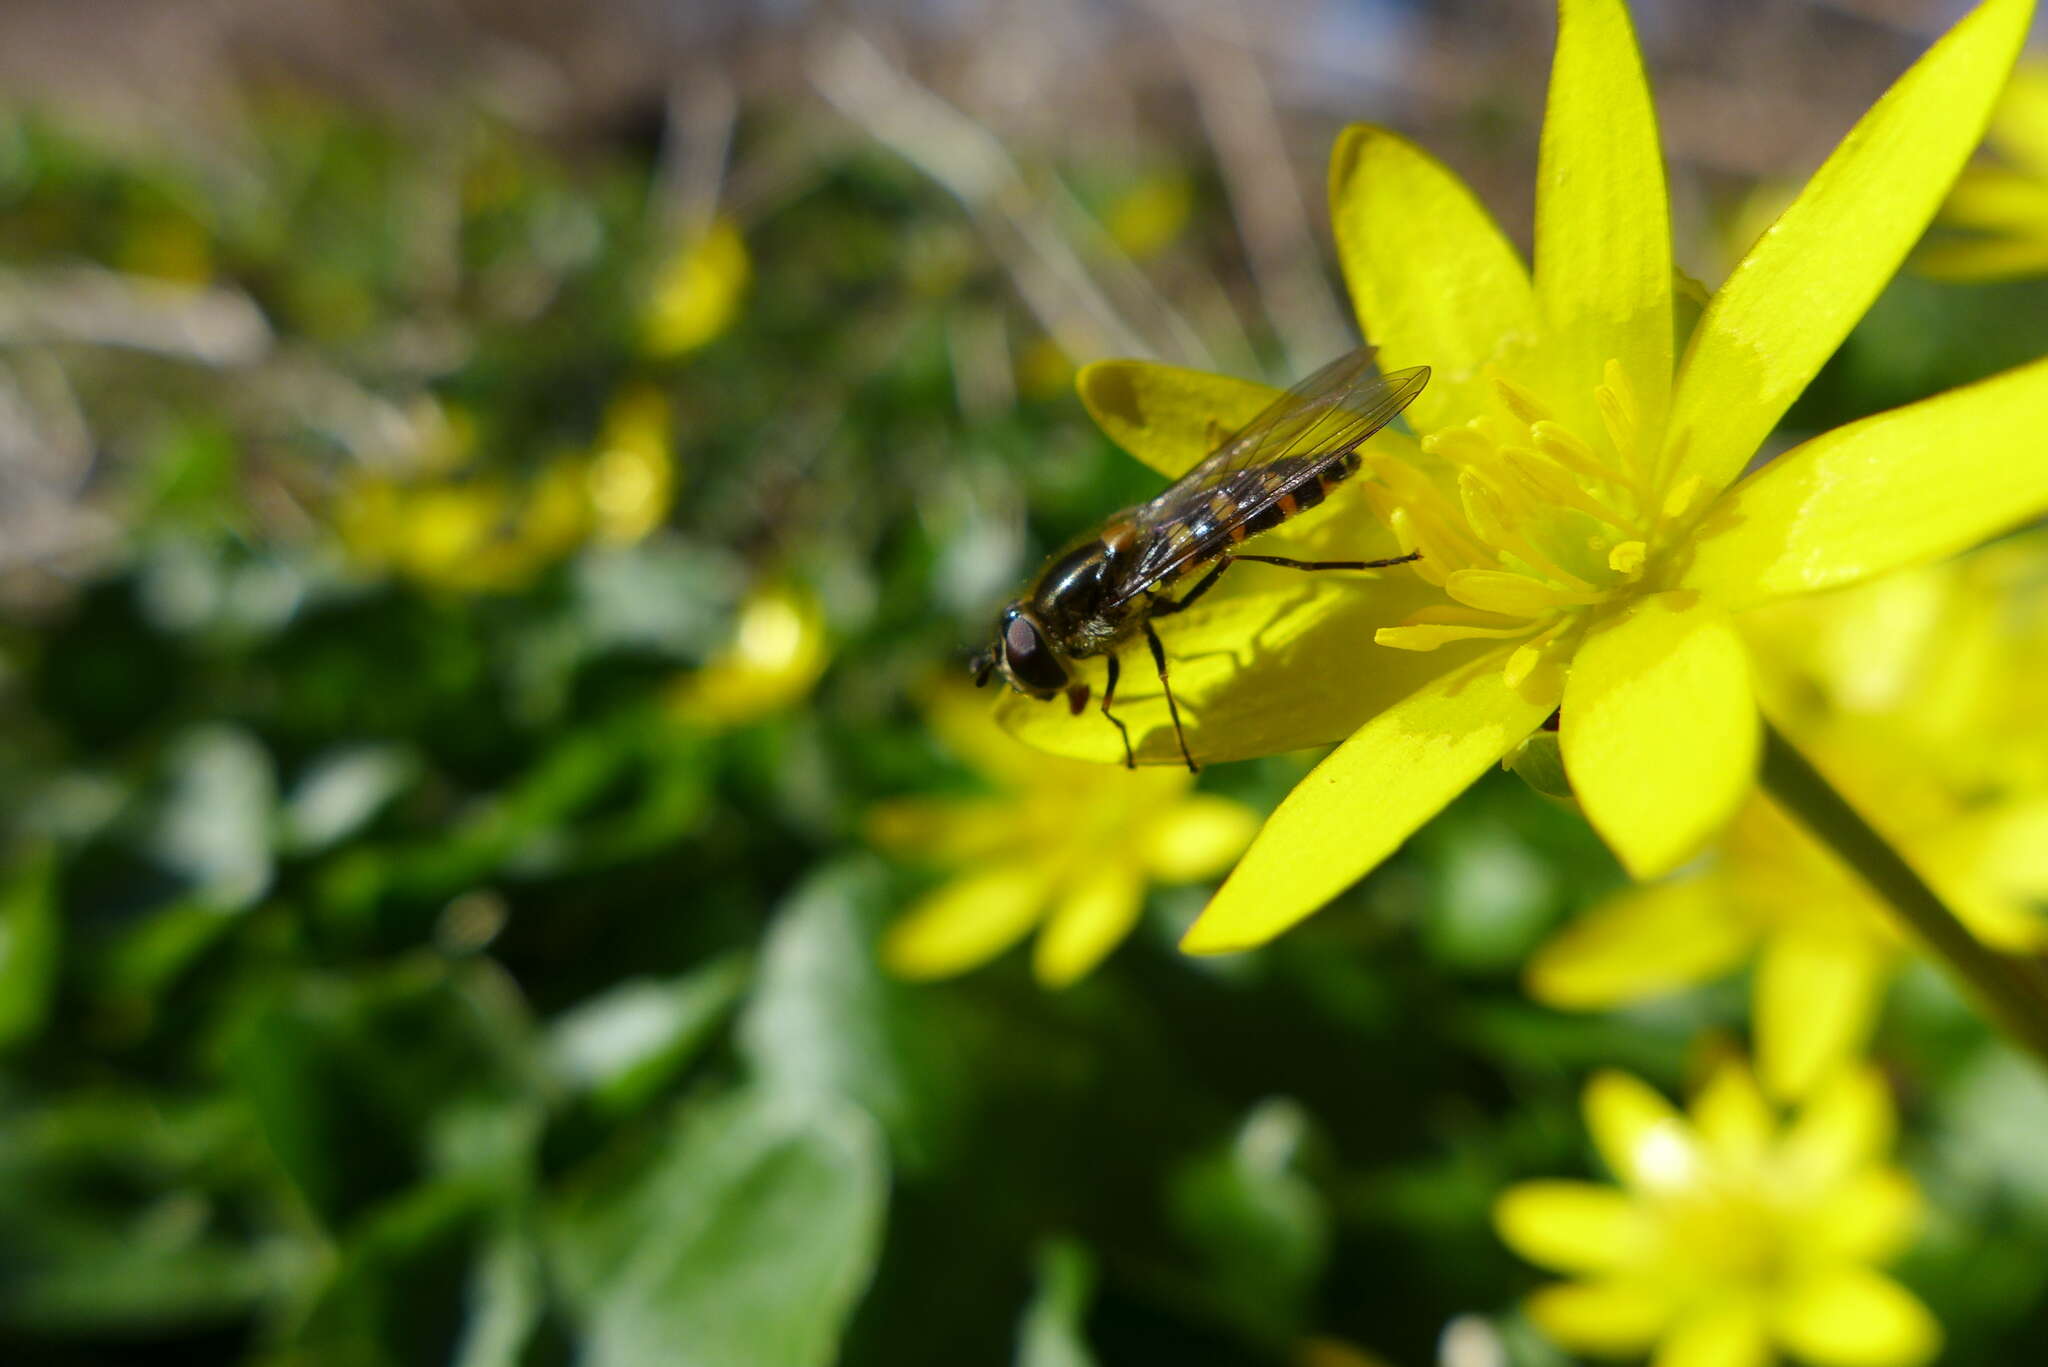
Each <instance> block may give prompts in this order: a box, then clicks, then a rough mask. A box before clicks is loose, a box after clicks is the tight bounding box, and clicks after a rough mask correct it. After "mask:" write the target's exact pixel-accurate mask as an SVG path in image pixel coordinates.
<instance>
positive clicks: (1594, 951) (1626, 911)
mask: <svg viewBox="0 0 2048 1367" xmlns="http://www.w3.org/2000/svg"><path fill="white" fill-rule="evenodd" d="M1755 939H1756V928H1755V926H1754V924H1753V923H1752V922H1751V921H1750V920H1749V919H1748V918H1747V917H1745V916H1744V915H1743V914H1742V910H1741V908H1739V907H1736V906H1733V905H1731V904H1730V902H1729V900H1728V894H1727V891H1726V889H1725V887H1724V886H1723V885H1722V883H1721V882H1720V881H1719V880H1718V879H1714V878H1688V879H1682V880H1679V881H1676V882H1667V883H1653V884H1649V885H1647V886H1641V887H1632V888H1628V889H1625V890H1623V891H1622V892H1620V893H1617V894H1615V895H1614V896H1613V897H1610V898H1608V899H1607V900H1606V901H1604V902H1602V903H1600V904H1599V905H1598V906H1596V907H1594V908H1593V909H1592V910H1591V911H1589V912H1587V913H1585V914H1584V915H1583V916H1580V917H1579V918H1578V919H1577V920H1575V921H1573V922H1572V923H1571V924H1570V925H1568V926H1566V927H1565V928H1564V929H1563V930H1561V931H1559V932H1558V933H1557V934H1556V935H1554V936H1552V937H1551V938H1550V940H1549V941H1547V942H1546V943H1545V944H1544V945H1543V946H1542V948H1540V949H1538V950H1537V951H1536V953H1535V955H1534V957H1532V958H1531V959H1530V960H1529V966H1528V969H1527V970H1526V972H1525V973H1524V976H1523V981H1524V984H1525V985H1526V986H1527V987H1528V990H1529V995H1530V996H1532V997H1534V998H1536V1000H1538V1001H1540V1002H1542V1003H1543V1004H1545V1005H1546V1006H1556V1007H1562V1008H1564V1009H1567V1010H1579V1011H1585V1010H1593V1009H1596V1008H1599V1007H1605V1006H1615V1005H1618V1004H1620V1003H1622V1002H1632V1001H1640V1000H1642V999H1644V998H1646V997H1655V996H1661V995H1663V994H1665V993H1667V992H1672V991H1675V990H1677V989H1679V988H1682V987H1690V986H1692V985H1693V984H1694V983H1700V982H1705V981H1706V980H1707V979H1709V978H1712V977H1716V976H1718V975H1719V974H1721V973H1724V972H1726V971H1727V970H1728V969H1730V968H1732V967H1733V966H1734V965H1735V963H1736V961H1737V960H1739V959H1740V958H1741V957H1742V955H1743V953H1744V952H1745V951H1746V950H1748V948H1749V946H1750V945H1751V944H1752V943H1754V942H1755Z"/></svg>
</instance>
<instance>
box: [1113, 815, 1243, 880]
mask: <svg viewBox="0 0 2048 1367" xmlns="http://www.w3.org/2000/svg"><path fill="white" fill-rule="evenodd" d="M1258 832H1259V814H1258V813H1257V812H1255V811H1253V810H1252V809H1251V808H1249V807H1247V806H1245V805H1244V804H1243V803H1242V802H1237V801H1233V800H1232V799H1230V798H1227V797H1217V796H1215V795H1214V794H1211V793H1197V794H1195V795H1194V796H1192V797H1190V798H1189V799H1188V800H1187V801H1185V802H1182V803H1178V804H1176V805H1175V806H1173V807H1171V808H1169V809H1167V810H1166V811H1164V812H1162V813H1160V815H1159V819H1158V820H1156V821H1154V822H1153V823H1152V824H1151V826H1150V827H1149V828H1147V830H1146V831H1145V836H1144V848H1143V850H1142V851H1141V856H1142V858H1143V859H1144V861H1145V867H1146V868H1147V869H1148V870H1150V871H1151V873H1152V876H1153V877H1154V878H1157V879H1159V880H1160V881H1161V882H1163V883H1192V882H1195V881H1196V880H1198V879H1202V878H1212V877H1214V876H1215V875H1217V874H1219V873H1221V872H1223V870H1225V869H1227V868H1229V867H1230V864H1231V861H1233V860H1235V859H1236V858H1237V857H1238V856H1239V855H1241V854H1243V853H1244V847H1245V846H1247V845H1249V844H1251V843H1252V837H1253V836H1255V835H1257V834H1258Z"/></svg>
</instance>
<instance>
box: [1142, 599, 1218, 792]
mask: <svg viewBox="0 0 2048 1367" xmlns="http://www.w3.org/2000/svg"><path fill="white" fill-rule="evenodd" d="M1218 573H1220V567H1219V568H1218V569H1216V570H1211V571H1210V572H1209V577H1210V578H1211V579H1214V578H1215V577H1216V575H1217V574H1218ZM1195 587H1196V588H1197V589H1198V590H1199V589H1200V588H1201V585H1199V584H1198V585H1196V586H1195ZM1193 596H1194V595H1192V594H1190V595H1189V597H1193ZM1181 601H1182V602H1183V603H1185V602H1186V601H1187V599H1186V598H1183V599H1181ZM1145 644H1146V645H1148V646H1150V647H1152V667H1153V668H1154V669H1157V670H1158V671H1159V687H1160V688H1161V689H1163V690H1165V693H1166V715H1168V716H1169V717H1172V718H1173V738H1174V739H1175V740H1177V741H1179V742H1180V757H1181V758H1182V759H1184V760H1186V761H1187V762H1188V772H1189V773H1191V774H1198V773H1200V772H1201V768H1200V766H1199V765H1197V764H1196V763H1195V757H1194V756H1193V755H1191V754H1189V753H1188V737H1187V733H1186V732H1185V731H1182V730H1181V729H1180V708H1179V707H1177V706H1175V704H1174V701H1173V685H1172V684H1170V683H1168V682H1167V681H1166V647H1165V646H1162V645H1160V644H1159V633H1158V632H1157V631H1154V630H1153V629H1152V623H1151V622H1150V621H1149V620H1148V621H1147V622H1146V623H1145Z"/></svg>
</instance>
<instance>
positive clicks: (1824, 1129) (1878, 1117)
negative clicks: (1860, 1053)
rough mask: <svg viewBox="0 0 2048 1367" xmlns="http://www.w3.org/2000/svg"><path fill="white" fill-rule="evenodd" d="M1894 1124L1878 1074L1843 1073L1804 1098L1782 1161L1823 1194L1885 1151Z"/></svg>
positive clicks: (1869, 1070) (1863, 1069) (1863, 1071)
mask: <svg viewBox="0 0 2048 1367" xmlns="http://www.w3.org/2000/svg"><path fill="white" fill-rule="evenodd" d="M1897 1123H1898V1117H1897V1115H1896V1113H1895V1112H1894V1110H1893V1109H1892V1097H1891V1092H1890V1090H1889V1089H1888V1088H1887V1087H1886V1086H1885V1081H1884V1078H1883V1077H1882V1076H1881V1075H1880V1074H1879V1073H1878V1072H1877V1070H1876V1069H1874V1068H1871V1067H1867V1066H1865V1067H1857V1068H1851V1069H1847V1070H1845V1071H1843V1072H1840V1073H1837V1074H1835V1076H1834V1077H1833V1078H1831V1079H1829V1080H1828V1081H1827V1082H1826V1083H1825V1084H1823V1085H1822V1086H1821V1087H1820V1088H1819V1089H1818V1090H1817V1091H1815V1092H1814V1094H1813V1095H1812V1096H1811V1097H1810V1098H1808V1100H1807V1102H1806V1104H1805V1106H1804V1107H1802V1108H1801V1110H1800V1112H1799V1115H1798V1117H1797V1118H1796V1119H1795V1120H1794V1121H1793V1122H1792V1128H1791V1129H1790V1131H1788V1132H1787V1134H1786V1136H1785V1141H1784V1146H1783V1150H1782V1156H1783V1158H1784V1161H1785V1162H1786V1164H1787V1165H1788V1166H1789V1167H1790V1168H1791V1169H1793V1170H1795V1171H1797V1172H1798V1173H1799V1174H1800V1175H1801V1180H1802V1182H1804V1183H1805V1184H1807V1185H1808V1186H1809V1187H1810V1188H1811V1189H1813V1190H1817V1191H1824V1190H1826V1189H1827V1188H1829V1187H1832V1186H1834V1185H1836V1184H1837V1183H1840V1182H1844V1181H1847V1180H1848V1179H1849V1177H1850V1176H1851V1175H1853V1174H1854V1173H1855V1172H1856V1171H1857V1170H1858V1169H1860V1168H1863V1167H1866V1166H1868V1165H1869V1164H1871V1163H1873V1162H1875V1161H1876V1160H1877V1159H1878V1158H1879V1157H1881V1156H1882V1155H1883V1154H1884V1153H1885V1152H1887V1151H1888V1150H1889V1149H1890V1148H1891V1144H1892V1134H1893V1131H1894V1128H1895V1127H1896V1125H1897Z"/></svg>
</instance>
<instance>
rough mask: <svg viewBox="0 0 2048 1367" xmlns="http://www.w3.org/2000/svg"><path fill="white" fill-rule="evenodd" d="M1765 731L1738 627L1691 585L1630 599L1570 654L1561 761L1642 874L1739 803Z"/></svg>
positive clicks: (1706, 833) (1671, 860)
mask: <svg viewBox="0 0 2048 1367" xmlns="http://www.w3.org/2000/svg"><path fill="white" fill-rule="evenodd" d="M1761 735H1762V730H1761V724H1760V723H1759V721H1758V718H1757V711H1756V701H1755V698H1754V696H1753V695H1752V693H1751V690H1750V681H1749V659H1748V656H1747V654H1746V653H1745V652H1744V649H1743V645H1742V640H1741V638H1740V637H1739V636H1737V635H1736V633H1735V629H1734V627H1733V626H1732V625H1730V623H1729V622H1728V619H1727V617H1726V615H1725V614H1723V613H1721V612H1720V611H1719V610H1717V609H1715V608H1713V607H1711V606H1708V605H1704V604H1701V603H1699V602H1698V601H1697V600H1693V599H1691V598H1690V595H1685V594H1676V593H1667V594H1658V595H1656V596H1654V597H1650V598H1646V599H1643V600H1641V601H1639V602H1637V603H1634V604H1632V605H1631V606H1630V608H1629V609H1628V611H1626V612H1625V613H1623V614H1622V615H1621V616H1619V617H1616V618H1612V619H1610V620H1608V621H1607V622H1605V623H1602V624H1601V625H1600V626H1597V627H1595V628H1594V629H1593V631H1592V632H1591V633H1590V634H1589V635H1588V636H1587V638H1586V642H1585V644H1584V645H1582V646H1580V647H1579V650H1578V654H1577V655H1576V656H1575V657H1574V659H1573V661H1572V667H1571V677H1570V679H1569V680H1568V681H1567V682H1566V684H1565V690H1564V715H1563V718H1562V725H1561V728H1560V735H1559V740H1560V741H1561V742H1562V744H1563V748H1564V765H1565V772H1566V773H1567V774H1569V775H1570V776H1571V780H1572V791H1574V792H1575V793H1577V794H1578V797H1579V802H1580V804H1581V805H1582V806H1583V807H1584V808H1585V811H1586V817H1587V819H1588V820H1589V821H1591V822H1592V823H1593V828H1594V829H1595V830H1597V831H1599V832H1600V835H1601V836H1602V838H1604V839H1605V840H1606V841H1607V844H1608V846H1609V847H1610V848H1612V849H1613V850H1614V852H1615V854H1616V855H1617V856H1618V857H1619V858H1620V859H1621V862H1622V864H1623V865H1624V866H1625V867H1626V868H1627V869H1628V870H1629V872H1630V873H1632V874H1634V875H1635V876H1636V877H1638V878H1653V877H1656V876H1657V875H1659V874H1662V873H1667V872H1669V871H1670V870H1671V869H1673V868H1676V867H1677V866H1678V865H1679V864H1681V863H1683V862H1684V861H1685V860H1687V859H1689V858H1691V857H1692V856H1693V855H1694V854H1695V853H1697V852H1698V850H1699V848H1700V846H1701V845H1703V844H1705V843H1706V841H1707V839H1708V837H1710V836H1712V835H1713V834H1714V833H1715V832H1716V831H1717V830H1719V829H1720V828H1721V827H1722V826H1723V825H1725V824H1726V823H1727V821H1728V819H1729V818H1730V817H1731V816H1733V815H1734V814H1735V809H1736V807H1737V806H1739V805H1740V804H1741V802H1742V799H1743V798H1744V797H1746V796H1747V795H1748V794H1749V792H1750V790H1751V789H1752V788H1753V787H1754V784H1755V778H1756V764H1757V752H1758V746H1759V743H1760V740H1761Z"/></svg>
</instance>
